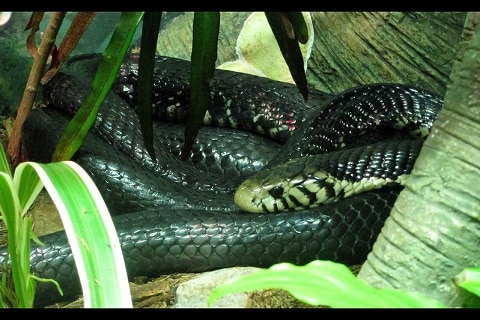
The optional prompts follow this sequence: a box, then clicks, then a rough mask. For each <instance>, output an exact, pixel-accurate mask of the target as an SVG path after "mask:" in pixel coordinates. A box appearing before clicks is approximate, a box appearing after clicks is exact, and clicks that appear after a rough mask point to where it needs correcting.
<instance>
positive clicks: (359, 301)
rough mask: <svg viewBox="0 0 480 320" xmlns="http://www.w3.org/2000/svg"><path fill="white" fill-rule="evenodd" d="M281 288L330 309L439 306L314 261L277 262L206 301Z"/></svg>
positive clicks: (224, 286)
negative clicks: (305, 263) (305, 262)
mask: <svg viewBox="0 0 480 320" xmlns="http://www.w3.org/2000/svg"><path fill="white" fill-rule="evenodd" d="M274 288H276V289H284V290H287V291H288V292H290V294H292V296H294V297H295V298H297V299H298V300H300V301H303V302H305V303H308V304H310V305H325V306H330V307H333V308H381V307H384V308H387V307H388V308H419V307H420V308H439V307H444V306H443V305H442V304H441V303H440V302H437V301H434V300H431V299H428V298H426V297H422V296H420V295H416V294H412V293H407V292H402V291H399V290H393V289H376V288H373V287H370V286H368V285H366V284H364V283H363V282H361V281H360V280H358V279H357V278H356V277H355V276H354V275H353V273H352V272H351V271H350V269H348V268H347V267H346V266H345V265H343V264H339V263H335V262H331V261H320V260H316V261H313V262H311V263H309V264H307V265H305V266H295V265H293V264H290V263H280V264H277V265H274V266H272V267H271V268H269V269H266V270H261V271H259V272H256V273H253V274H249V275H245V276H242V277H240V278H238V279H233V280H231V281H228V282H225V283H224V284H222V285H220V286H218V287H217V288H216V289H215V290H214V291H213V292H212V294H211V296H210V298H209V300H208V304H209V305H211V304H212V303H213V302H214V301H215V300H216V299H218V298H220V297H222V296H224V295H226V294H228V293H233V292H241V291H254V290H261V289H274Z"/></svg>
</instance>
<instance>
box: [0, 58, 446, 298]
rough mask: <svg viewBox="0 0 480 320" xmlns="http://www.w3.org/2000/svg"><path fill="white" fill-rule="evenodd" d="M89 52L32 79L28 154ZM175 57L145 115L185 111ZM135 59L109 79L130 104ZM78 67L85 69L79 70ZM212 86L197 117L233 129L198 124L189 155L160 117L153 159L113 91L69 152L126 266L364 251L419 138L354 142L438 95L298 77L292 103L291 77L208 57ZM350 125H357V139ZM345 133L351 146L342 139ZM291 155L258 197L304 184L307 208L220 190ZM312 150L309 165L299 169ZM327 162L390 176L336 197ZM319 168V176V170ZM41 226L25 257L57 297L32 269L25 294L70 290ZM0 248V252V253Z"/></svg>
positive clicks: (344, 177)
mask: <svg viewBox="0 0 480 320" xmlns="http://www.w3.org/2000/svg"><path fill="white" fill-rule="evenodd" d="M90 58H91V57H88V59H85V58H81V59H78V60H75V59H73V60H72V62H71V64H70V66H69V68H70V69H67V70H69V73H70V74H75V75H76V77H73V76H71V75H69V74H68V72H67V73H59V74H58V75H57V76H56V77H54V78H53V79H52V80H51V81H50V82H49V83H48V84H47V85H46V86H45V87H44V100H45V102H46V104H47V105H49V106H50V107H51V108H41V109H37V110H34V111H33V112H32V113H31V115H30V116H29V117H28V118H27V121H26V122H25V125H24V130H23V139H24V145H25V147H26V150H27V155H28V157H29V159H31V160H33V161H49V160H50V156H51V153H52V152H53V150H54V147H55V143H56V141H57V140H58V137H59V134H60V132H61V129H62V128H64V127H65V125H66V122H67V119H68V117H69V116H68V115H66V113H65V112H60V111H57V110H56V109H62V110H64V111H65V110H67V113H68V112H75V110H76V108H77V107H78V106H79V104H80V103H81V102H82V101H83V99H84V98H85V97H86V94H87V93H88V86H87V87H86V86H85V84H84V83H83V80H82V81H80V80H79V79H83V78H86V77H88V76H91V75H90V74H91V71H92V70H90V67H88V68H87V67H86V66H92V65H94V64H93V63H91V60H90ZM84 61H87V62H88V64H85V63H84ZM77 62H79V64H78V66H75V65H76V63H77ZM92 68H93V67H92ZM188 70H189V62H186V61H182V60H177V59H173V58H164V57H159V58H158V60H157V64H156V70H155V75H156V78H155V88H154V91H155V92H154V93H155V98H156V101H157V104H156V106H155V116H156V117H159V118H166V117H167V118H168V117H170V118H173V119H170V120H176V121H180V122H181V121H184V120H185V117H186V109H185V108H184V107H185V106H186V105H187V103H188V79H189V73H188V72H189V71H188ZM135 71H136V69H135V62H128V61H127V62H126V63H125V64H124V65H123V67H122V72H121V73H120V75H119V79H118V82H117V85H116V91H117V93H118V94H120V95H121V96H123V98H125V99H126V100H127V101H129V102H130V104H131V105H134V104H135V100H136V97H135V77H136V74H135ZM81 73H83V74H84V76H79V74H81ZM211 87H212V107H211V108H210V109H209V111H208V113H207V116H206V118H205V122H207V123H209V124H214V125H217V126H224V127H233V128H235V130H229V129H224V131H221V133H210V132H209V130H210V129H208V128H202V129H201V130H200V136H199V140H200V139H202V136H203V138H205V139H209V140H208V142H206V143H203V144H202V143H200V142H199V143H197V144H196V145H195V146H194V149H193V154H192V156H191V158H190V159H189V163H187V164H185V163H181V162H180V161H179V160H178V153H179V150H180V149H179V147H180V145H181V143H182V138H181V137H182V135H183V131H178V130H177V131H178V132H179V133H177V134H174V133H172V131H170V129H168V130H167V131H166V129H165V128H164V127H162V126H163V124H162V126H160V125H159V124H155V129H156V130H157V131H156V136H155V141H156V142H157V143H159V144H160V141H163V142H162V143H164V144H166V146H165V145H164V147H163V148H161V147H160V146H159V144H157V145H156V146H155V150H156V153H157V158H158V159H159V161H158V163H155V162H153V161H152V160H151V159H150V157H149V156H148V153H147V152H146V151H145V149H144V147H143V141H142V138H141V133H140V131H139V125H138V120H137V119H136V117H135V112H134V111H133V109H132V108H131V106H129V105H128V104H127V103H125V101H124V100H123V99H121V98H119V96H118V95H117V94H115V93H113V92H111V93H110V94H109V95H108V96H107V99H106V101H105V102H104V104H103V105H102V107H101V108H100V113H99V116H98V118H97V121H96V124H95V125H94V127H93V128H92V130H91V133H90V134H89V136H88V137H87V140H86V141H85V143H84V145H83V146H82V148H81V149H80V150H79V151H78V152H77V154H76V155H75V158H74V159H75V161H77V162H78V163H80V165H82V166H83V167H84V168H85V169H86V170H87V172H89V173H90V174H91V175H92V177H93V179H94V181H95V182H96V183H97V185H98V187H99V189H100V191H101V192H102V195H103V196H104V198H105V201H106V203H107V205H108V206H109V209H110V211H111V213H112V214H113V215H116V216H115V217H114V221H115V226H116V228H117V231H118V234H119V238H120V242H121V244H122V248H123V251H124V257H125V262H126V265H127V270H128V273H129V276H130V277H132V278H133V277H135V276H149V277H155V276H159V275H161V274H167V273H172V272H201V271H206V270H213V269H218V268H223V267H230V266H259V267H268V266H271V265H272V264H274V263H278V262H292V263H295V264H304V263H307V262H309V261H311V260H314V259H325V260H334V261H337V262H341V263H345V264H356V263H361V262H362V261H364V260H365V259H366V256H367V254H368V252H369V251H370V250H371V247H372V245H373V243H374V241H375V239H376V237H377V235H378V233H379V232H380V229H381V227H382V226H383V223H384V221H385V219H386V217H387V216H388V214H389V212H390V209H391V207H392V206H393V203H394V201H395V199H396V196H397V195H398V192H399V191H400V190H401V186H399V185H398V183H399V180H398V179H397V178H398V177H400V176H402V177H403V176H404V174H408V172H409V171H410V170H411V167H412V166H413V162H414V160H415V158H416V155H417V154H418V152H419V150H420V147H421V143H422V142H421V141H422V139H423V138H420V139H414V140H412V139H407V138H405V137H404V136H403V135H401V136H400V138H398V137H395V138H396V139H398V140H396V142H395V143H393V144H389V145H388V144H378V145H375V146H370V145H366V143H367V142H368V141H370V138H371V137H370V135H372V134H369V132H372V131H373V135H375V136H379V135H381V136H383V135H386V136H388V137H389V138H391V136H392V132H397V131H396V130H392V127H391V126H390V127H389V125H392V124H394V125H397V126H400V127H402V128H403V129H408V130H407V131H410V133H411V132H417V133H418V131H425V130H426V131H428V128H429V127H430V126H431V124H432V122H433V121H434V119H435V118H436V114H437V113H438V110H439V109H440V108H441V105H442V99H441V98H440V97H439V96H437V95H435V94H432V93H429V92H427V91H425V90H422V89H419V88H416V87H412V86H406V85H399V84H375V85H368V86H361V87H358V88H354V89H351V90H348V91H346V92H344V93H342V94H339V95H335V96H330V95H328V94H325V93H322V92H319V91H316V90H312V89H311V90H310V99H309V102H308V103H305V102H304V101H303V100H302V98H301V96H300V95H299V93H298V90H297V88H296V87H295V86H294V85H290V84H285V83H281V82H276V81H273V80H268V79H265V78H259V77H254V76H251V75H245V74H239V73H235V72H229V71H221V70H217V71H216V73H215V77H214V80H213V81H212V84H211ZM110 106H112V107H110ZM173 106H176V107H175V108H173ZM225 107H227V108H225ZM343 109H344V110H343ZM320 119H322V120H320ZM237 129H242V130H246V131H250V132H259V133H262V134H268V135H269V138H263V139H262V140H259V138H258V137H256V136H255V133H241V132H242V131H240V130H237ZM423 133H425V132H423ZM216 135H219V136H220V137H221V138H218V137H219V136H216ZM360 136H365V137H367V138H364V140H362V138H361V139H358V138H359V137H360ZM212 137H213V138H212ZM228 139H231V140H228ZM272 139H275V140H276V141H273V140H272ZM411 141H417V142H413V144H411V143H410V142H411ZM358 144H359V145H361V147H360V148H356V149H355V148H350V149H349V148H348V147H351V146H354V145H355V146H356V145H358ZM238 145H240V147H239V148H237V149H234V148H235V147H236V146H238ZM39 146H40V148H39ZM112 146H113V148H112ZM249 146H253V147H250V148H249ZM339 147H346V148H347V150H354V151H350V152H344V153H340V152H334V153H331V154H330V156H328V157H330V158H329V160H319V156H316V155H315V154H317V153H325V152H330V151H332V150H336V149H337V148H339ZM232 148H233V149H232ZM222 150H223V151H222ZM232 150H236V151H235V152H232ZM220 153H221V154H222V155H223V157H221V156H220ZM248 153H250V154H251V155H252V156H253V157H254V158H253V160H252V159H250V158H249V157H248V156H247V154H248ZM298 156H301V158H303V159H308V160H307V162H303V161H304V160H293V161H294V162H295V163H291V164H290V165H289V166H287V167H284V168H283V172H284V173H286V174H290V175H291V176H292V177H293V180H294V181H297V182H298V183H297V182H295V183H294V184H295V186H294V187H292V185H290V186H289V187H288V189H291V190H294V191H292V192H291V193H289V194H287V195H284V194H283V193H282V192H283V191H285V190H284V189H285V186H284V185H281V186H280V187H279V186H278V185H276V186H274V187H273V188H270V189H268V190H269V191H267V193H268V194H269V195H270V196H272V197H273V198H275V199H276V200H275V201H273V202H270V204H262V205H260V206H259V207H260V208H263V209H269V210H271V211H281V210H282V209H284V208H289V207H292V206H293V205H298V204H299V202H302V201H301V200H300V198H301V196H300V194H302V195H303V196H307V197H309V200H308V201H307V202H306V203H304V204H305V206H306V207H309V208H307V209H297V210H294V211H291V210H285V211H281V212H278V213H275V214H265V213H244V212H240V210H239V209H238V206H237V205H236V204H235V203H234V199H233V192H234V191H235V189H236V187H237V186H238V185H239V183H240V181H242V180H243V179H245V177H247V176H250V175H252V173H253V172H255V171H258V170H259V169H260V168H261V167H265V168H267V169H268V170H273V169H274V166H275V165H277V164H280V163H281V162H284V161H286V160H289V159H291V158H293V157H298ZM318 161H320V163H322V165H323V167H322V169H321V170H319V169H312V168H314V167H315V166H316V165H318ZM313 163H316V164H313ZM315 168H317V167H315ZM199 169H202V170H199ZM404 170H406V171H404ZM319 172H320V173H319ZM257 174H260V175H265V174H263V173H257ZM334 174H337V175H340V177H341V178H340V182H338V181H337V182H338V183H340V184H345V183H347V184H349V185H353V181H357V182H358V181H363V182H366V181H369V182H367V184H369V185H372V183H375V182H376V181H379V180H382V179H383V180H384V182H386V184H387V185H390V187H389V188H383V189H379V190H375V191H369V192H365V193H362V194H361V195H357V196H351V197H346V196H347V195H349V193H352V192H351V191H349V192H345V191H343V189H339V188H338V185H336V183H337V182H333V180H331V179H330V177H331V176H332V175H334ZM325 176H328V178H327V179H319V177H323V178H325ZM212 177H215V178H212ZM295 179H296V180H295ZM305 180H308V181H310V182H312V183H311V184H310V186H309V187H302V186H300V182H305ZM152 181H154V183H152ZM319 186H322V190H323V191H321V192H320V193H323V194H324V196H326V197H327V198H328V199H331V198H338V199H342V201H338V202H335V203H330V204H325V205H317V204H316V202H315V201H314V200H315V199H317V198H318V197H319V191H318V187H319ZM262 188H263V187H262ZM280 191H282V192H280ZM299 192H300V193H299ZM287 198H288V200H285V199H287ZM343 198H344V199H343ZM246 202H247V203H252V200H246ZM327 202H328V201H327ZM41 240H42V242H43V243H45V244H46V246H45V247H38V246H36V245H32V247H31V262H32V271H33V272H34V273H35V274H37V275H38V276H40V277H46V278H53V279H56V280H57V281H58V282H59V283H60V285H61V286H62V288H63V290H64V292H65V294H66V295H65V297H63V298H62V297H60V296H59V294H58V293H57V292H56V290H55V288H54V286H53V285H50V284H44V283H38V287H37V299H36V302H35V304H36V305H37V306H42V305H45V304H48V303H53V302H55V301H59V300H61V299H70V298H72V297H73V296H75V295H77V294H79V293H80V286H79V282H78V279H77V277H76V270H75V267H74V261H73V257H72V255H71V252H70V249H69V246H68V242H67V240H66V237H65V235H64V233H63V232H58V233H54V234H52V235H47V236H44V237H41ZM5 252H6V251H5V250H3V251H2V252H1V257H2V261H3V257H4V256H5Z"/></svg>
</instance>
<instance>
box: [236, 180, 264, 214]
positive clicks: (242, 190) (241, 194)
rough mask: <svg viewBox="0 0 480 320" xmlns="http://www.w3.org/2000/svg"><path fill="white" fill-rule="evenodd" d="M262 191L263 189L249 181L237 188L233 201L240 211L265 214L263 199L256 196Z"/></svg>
mask: <svg viewBox="0 0 480 320" xmlns="http://www.w3.org/2000/svg"><path fill="white" fill-rule="evenodd" d="M261 191H262V188H261V187H258V186H253V185H252V184H251V183H249V181H248V180H247V181H245V182H244V183H242V184H241V185H240V186H239V187H238V188H237V191H236V192H235V195H234V197H233V199H234V201H235V204H236V205H237V206H238V207H239V208H240V210H242V211H244V212H249V213H263V212H264V210H263V207H262V201H261V197H258V196H256V195H258V194H260V193H261Z"/></svg>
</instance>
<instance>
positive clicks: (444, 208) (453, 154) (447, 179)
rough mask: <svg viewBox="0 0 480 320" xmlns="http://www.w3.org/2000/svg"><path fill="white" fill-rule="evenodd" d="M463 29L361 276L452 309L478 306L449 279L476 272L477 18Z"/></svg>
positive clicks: (479, 253)
mask: <svg viewBox="0 0 480 320" xmlns="http://www.w3.org/2000/svg"><path fill="white" fill-rule="evenodd" d="M467 22H468V23H466V29H465V32H464V38H465V39H466V42H463V43H461V46H460V47H459V48H460V49H459V51H458V53H459V55H458V61H456V63H455V65H454V67H453V70H452V75H451V83H450V84H449V85H448V87H447V92H446V95H445V104H444V107H443V109H442V111H441V112H440V114H439V118H438V120H437V121H436V122H435V123H434V127H433V130H432V133H431V134H430V136H429V137H428V138H427V140H426V141H425V145H424V147H423V148H422V152H421V153H420V155H419V157H418V159H417V161H416V163H415V168H414V170H413V172H412V175H411V178H410V179H409V180H408V181H407V185H406V188H405V190H404V191H403V192H402V193H401V194H400V196H399V198H398V199H397V202H396V203H395V206H394V208H393V210H392V213H391V215H390V217H389V219H388V220H387V221H386V223H385V226H384V228H383V229H382V232H381V234H380V236H379V238H378V239H377V242H376V243H375V246H374V248H373V251H372V252H371V253H370V255H369V257H368V260H367V261H366V263H365V264H364V265H363V267H362V269H361V270H360V273H359V275H358V277H359V278H360V279H362V280H363V281H365V282H367V283H369V284H371V285H373V286H376V287H389V288H401V289H404V290H408V291H415V292H419V293H422V294H424V295H426V296H429V297H431V298H435V299H437V300H440V301H442V302H443V303H445V304H447V305H448V306H451V307H459V306H464V305H465V304H466V303H467V301H468V299H475V297H472V296H470V295H468V294H467V293H466V292H464V291H462V290H459V289H458V288H456V287H455V285H454V284H453V282H452V278H453V277H454V276H455V275H457V274H458V273H460V272H461V271H462V270H463V269H464V268H467V267H478V266H479V265H480V210H479V208H480V185H479V184H478V181H479V180H480V166H479V164H478V161H477V160H478V159H479V158H480V139H479V137H480V98H479V97H478V92H479V89H480V88H479V87H480V27H479V25H478V22H480V15H479V14H470V15H469V16H468V19H467ZM470 36H471V37H470ZM476 298H478V297H476Z"/></svg>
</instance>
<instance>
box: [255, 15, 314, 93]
mask: <svg viewBox="0 0 480 320" xmlns="http://www.w3.org/2000/svg"><path fill="white" fill-rule="evenodd" d="M298 14H299V15H300V16H299V17H298V16H297V15H296V14H295V15H294V17H295V25H293V24H292V21H290V20H289V16H290V15H288V14H285V13H283V12H265V16H266V17H267V20H268V23H269V24H270V27H271V28H272V31H273V34H274V36H275V39H277V43H278V46H279V47H280V51H281V52H282V55H283V58H284V59H285V62H286V63H287V66H288V69H289V70H290V74H291V75H292V78H293V81H295V84H296V85H297V87H298V89H299V91H300V93H301V94H302V96H303V99H304V100H305V101H307V99H308V86H307V77H306V75H305V69H304V65H303V56H302V52H301V50H300V46H299V44H298V40H297V37H298V35H297V34H296V33H295V32H296V29H294V26H295V28H299V31H300V32H302V31H301V30H302V28H303V27H302V26H301V23H299V21H298V19H302V21H303V24H304V25H305V26H304V27H305V29H306V24H305V20H303V15H302V14H301V13H300V12H299V13H298ZM300 37H301V38H302V41H303V34H300ZM306 39H308V35H307V37H306Z"/></svg>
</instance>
